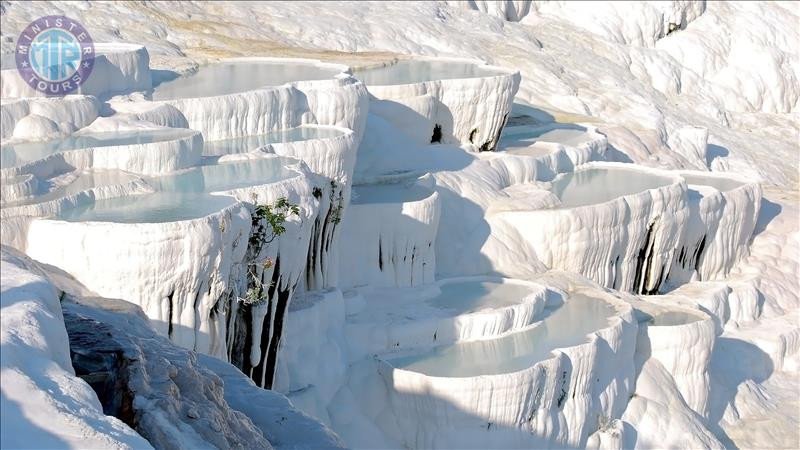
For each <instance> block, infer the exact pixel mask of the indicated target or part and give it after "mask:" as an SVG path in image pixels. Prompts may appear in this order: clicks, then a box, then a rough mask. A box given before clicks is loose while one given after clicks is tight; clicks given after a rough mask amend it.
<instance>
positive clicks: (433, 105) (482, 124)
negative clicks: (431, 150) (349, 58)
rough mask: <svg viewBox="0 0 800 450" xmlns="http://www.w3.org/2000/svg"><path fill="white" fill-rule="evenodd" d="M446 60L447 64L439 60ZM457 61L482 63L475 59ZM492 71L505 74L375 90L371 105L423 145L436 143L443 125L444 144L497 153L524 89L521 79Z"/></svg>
mask: <svg viewBox="0 0 800 450" xmlns="http://www.w3.org/2000/svg"><path fill="white" fill-rule="evenodd" d="M443 60H444V61H446V59H442V58H439V59H437V61H443ZM454 61H459V62H461V63H464V62H469V63H474V64H478V65H480V64H481V62H479V61H471V60H454ZM486 68H489V69H493V70H500V71H502V72H505V73H504V74H499V75H492V76H486V77H481V78H464V79H449V80H434V81H425V82H420V83H413V84H401V85H385V86H369V87H368V89H369V93H370V94H371V95H373V96H374V97H375V99H373V100H371V102H370V103H371V105H375V113H376V114H377V115H380V116H381V117H383V118H384V119H386V120H388V121H389V122H392V123H393V124H394V125H395V126H397V127H398V128H400V129H401V130H403V131H405V132H406V133H407V134H408V135H409V136H411V137H412V138H414V139H415V141H416V142H417V143H418V144H423V143H430V142H431V138H432V137H433V135H434V127H436V126H439V127H440V128H441V142H443V143H450V144H474V145H475V146H476V148H477V149H478V150H481V151H486V150H494V149H495V147H496V146H497V143H498V142H499V140H500V132H501V131H502V129H503V127H504V126H505V124H506V121H507V120H508V114H509V113H510V112H511V105H512V103H513V101H514V95H515V94H516V93H517V90H518V89H519V83H520V75H519V72H511V71H508V70H506V69H502V68H499V67H494V66H486ZM387 102H392V103H394V104H393V105H390V104H388V103H387ZM412 127H413V128H412Z"/></svg>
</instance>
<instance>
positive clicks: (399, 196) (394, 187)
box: [350, 182, 433, 205]
mask: <svg viewBox="0 0 800 450" xmlns="http://www.w3.org/2000/svg"><path fill="white" fill-rule="evenodd" d="M432 193H433V191H432V190H431V189H430V188H428V187H426V186H423V185H420V184H417V183H414V182H411V183H409V182H400V183H388V184H364V185H356V186H353V194H352V198H351V201H350V204H352V205H369V204H379V203H405V202H416V201H419V200H422V199H424V198H428V197H430V196H431V194H432Z"/></svg>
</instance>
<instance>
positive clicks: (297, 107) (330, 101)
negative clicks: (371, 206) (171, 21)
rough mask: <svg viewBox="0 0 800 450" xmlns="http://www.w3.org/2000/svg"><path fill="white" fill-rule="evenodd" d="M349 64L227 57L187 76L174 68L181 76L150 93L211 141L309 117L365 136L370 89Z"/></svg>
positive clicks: (257, 132)
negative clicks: (353, 74)
mask: <svg viewBox="0 0 800 450" xmlns="http://www.w3.org/2000/svg"><path fill="white" fill-rule="evenodd" d="M347 70H348V69H347V66H344V65H341V64H332V63H323V62H320V61H318V60H311V59H298V58H268V57H250V58H233V59H225V60H222V61H219V62H217V63H213V64H208V65H205V66H200V67H199V68H198V69H197V71H195V72H192V73H189V74H184V75H182V76H179V74H177V73H174V74H173V75H172V76H171V77H176V78H174V79H168V80H165V81H162V82H161V83H160V84H158V85H156V86H155V87H154V88H153V90H152V92H151V93H150V96H151V98H152V100H153V105H154V106H156V105H162V104H168V105H171V106H174V107H175V108H177V110H178V111H180V113H181V114H182V115H183V116H184V117H185V119H186V122H187V123H188V126H189V127H190V128H192V129H196V130H202V132H203V136H204V137H205V139H206V140H209V141H215V140H221V139H230V138H237V137H244V136H257V135H261V134H265V133H268V132H271V131H275V130H285V129H289V128H294V127H298V126H300V125H303V124H308V123H312V124H318V125H335V126H341V127H344V128H349V129H351V130H354V131H355V132H356V134H357V135H358V136H359V137H360V135H361V133H362V132H363V124H364V120H365V119H366V110H364V111H363V116H362V114H361V113H362V111H361V108H360V107H359V105H360V103H361V102H366V91H365V89H364V87H363V85H362V84H361V83H360V82H358V81H357V80H355V79H354V78H352V77H351V76H349V75H348V73H347ZM160 77H165V75H164V74H162V75H160ZM171 77H168V78H171ZM276 106H278V107H276Z"/></svg>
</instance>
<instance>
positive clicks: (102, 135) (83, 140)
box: [0, 128, 196, 169]
mask: <svg viewBox="0 0 800 450" xmlns="http://www.w3.org/2000/svg"><path fill="white" fill-rule="evenodd" d="M194 133H196V132H195V131H193V130H189V129H183V128H169V129H149V130H130V131H108V132H98V133H91V134H84V135H79V136H69V137H66V138H63V139H56V140H52V141H47V142H23V143H19V144H11V145H4V146H2V147H0V166H2V168H4V169H5V168H10V167H17V166H21V165H23V164H26V163H29V162H32V161H36V160H40V159H44V158H47V157H48V156H50V155H54V154H56V153H61V152H67V151H70V150H79V149H84V148H97V147H116V146H123V145H134V144H151V143H155V142H164V141H171V140H174V139H178V138H183V137H187V136H190V135H192V134H194Z"/></svg>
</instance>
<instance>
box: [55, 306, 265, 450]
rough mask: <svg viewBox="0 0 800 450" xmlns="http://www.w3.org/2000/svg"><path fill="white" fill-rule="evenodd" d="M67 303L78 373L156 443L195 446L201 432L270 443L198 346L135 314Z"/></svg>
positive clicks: (212, 437)
mask: <svg viewBox="0 0 800 450" xmlns="http://www.w3.org/2000/svg"><path fill="white" fill-rule="evenodd" d="M108 302H110V303H112V304H113V303H116V302H114V301H113V300H108ZM62 309H63V312H64V322H65V325H66V329H67V334H68V335H69V343H70V358H71V360H72V364H73V368H74V369H75V373H76V374H77V375H78V376H79V377H81V378H83V379H84V380H85V381H86V382H87V383H89V385H90V386H91V387H92V389H94V391H95V392H96V393H97V396H98V398H99V399H100V403H101V404H102V405H103V412H104V413H105V414H108V415H113V416H115V417H117V418H119V419H120V420H122V421H124V422H125V423H126V424H128V425H129V426H130V427H131V428H133V429H134V430H136V432H137V433H139V434H140V435H142V436H143V437H144V438H145V439H147V440H148V441H149V442H150V443H151V444H152V445H153V446H154V447H155V448H163V449H182V448H191V447H192V446H193V445H197V442H198V439H201V440H202V441H205V442H206V443H209V444H211V445H213V446H215V447H217V448H239V449H244V448H247V449H251V448H259V449H270V448H272V446H271V445H270V443H269V442H268V441H267V440H266V439H265V438H264V436H263V434H262V433H261V431H260V430H259V429H258V428H257V427H256V426H255V425H253V422H252V421H251V420H250V419H249V418H248V417H247V416H246V415H244V414H243V413H241V412H239V411H236V410H234V409H232V408H231V407H230V406H229V405H228V403H227V402H226V401H225V399H224V398H223V394H224V390H223V382H222V380H221V379H220V378H219V377H218V376H217V375H216V374H214V373H213V372H212V371H210V370H208V369H207V368H205V367H204V366H203V365H201V364H198V362H197V355H196V354H195V352H193V351H190V350H186V349H183V348H181V347H177V346H175V345H173V344H172V343H170V342H169V341H168V340H167V339H166V338H163V337H160V336H157V335H156V334H155V333H153V332H152V331H151V330H149V328H148V327H147V326H146V324H144V323H143V322H138V321H137V320H136V317H135V316H132V315H128V314H123V313H119V312H116V311H113V310H103V309H100V308H96V307H90V306H87V305H83V304H79V303H73V302H71V301H69V300H68V301H64V302H62ZM112 309H117V308H116V307H115V306H112ZM123 323H125V324H128V326H127V327H124V326H123Z"/></svg>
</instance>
